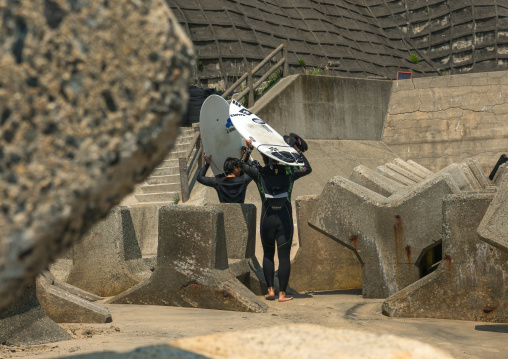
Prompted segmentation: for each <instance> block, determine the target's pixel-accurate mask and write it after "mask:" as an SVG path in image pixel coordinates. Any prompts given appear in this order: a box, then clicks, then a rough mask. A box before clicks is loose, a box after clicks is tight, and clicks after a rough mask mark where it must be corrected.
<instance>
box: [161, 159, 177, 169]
mask: <svg viewBox="0 0 508 359" xmlns="http://www.w3.org/2000/svg"><path fill="white" fill-rule="evenodd" d="M168 167H178V158H174V159H169V160H168V159H165V160H164V161H162V162H161V163H160V164H159V166H158V167H157V168H168Z"/></svg>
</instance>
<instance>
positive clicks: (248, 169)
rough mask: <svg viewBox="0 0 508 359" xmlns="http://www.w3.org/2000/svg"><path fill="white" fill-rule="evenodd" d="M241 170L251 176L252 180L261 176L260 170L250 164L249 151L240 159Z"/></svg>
mask: <svg viewBox="0 0 508 359" xmlns="http://www.w3.org/2000/svg"><path fill="white" fill-rule="evenodd" d="M240 169H241V170H242V171H243V172H244V173H245V174H246V175H247V176H249V177H250V178H251V180H252V178H256V177H257V176H258V175H259V170H258V168H257V167H256V166H253V165H252V164H251V163H249V153H248V152H247V151H245V152H244V153H243V155H242V158H240ZM249 182H250V181H249Z"/></svg>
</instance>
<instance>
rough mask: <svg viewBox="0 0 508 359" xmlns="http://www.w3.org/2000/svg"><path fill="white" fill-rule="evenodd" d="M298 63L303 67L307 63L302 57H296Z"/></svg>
mask: <svg viewBox="0 0 508 359" xmlns="http://www.w3.org/2000/svg"><path fill="white" fill-rule="evenodd" d="M298 65H300V66H301V67H305V65H307V64H306V63H305V60H304V59H298Z"/></svg>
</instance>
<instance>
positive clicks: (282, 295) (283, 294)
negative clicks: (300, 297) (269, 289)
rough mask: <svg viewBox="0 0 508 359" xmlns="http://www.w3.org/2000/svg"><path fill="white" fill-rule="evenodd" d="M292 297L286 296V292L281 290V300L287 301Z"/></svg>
mask: <svg viewBox="0 0 508 359" xmlns="http://www.w3.org/2000/svg"><path fill="white" fill-rule="evenodd" d="M292 299H293V297H286V292H279V302H287V301H288V300H292Z"/></svg>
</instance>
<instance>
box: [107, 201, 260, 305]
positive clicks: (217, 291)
mask: <svg viewBox="0 0 508 359" xmlns="http://www.w3.org/2000/svg"><path fill="white" fill-rule="evenodd" d="M158 236H159V241H158V243H159V244H158V249H157V265H156V267H155V270H154V272H153V274H152V276H151V277H150V278H149V279H147V280H145V281H144V282H142V283H140V284H138V285H136V286H134V287H132V288H130V289H129V290H127V291H125V292H123V293H121V294H119V295H117V296H115V297H114V298H112V299H110V300H109V301H108V303H114V304H151V305H172V306H181V307H194V308H206V309H222V310H235V311H245V312H265V311H266V309H267V305H266V304H265V303H264V301H262V300H261V299H259V298H258V297H257V296H256V295H254V293H252V292H251V291H250V290H249V289H248V288H247V287H245V286H244V285H243V284H242V283H241V282H240V281H239V280H238V279H236V277H235V275H234V274H233V273H232V272H231V270H230V269H229V267H228V254H227V244H226V235H225V230H224V214H223V212H222V211H221V210H219V209H218V208H216V207H212V206H208V207H201V206H162V207H161V208H160V209H159V231H158Z"/></svg>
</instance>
